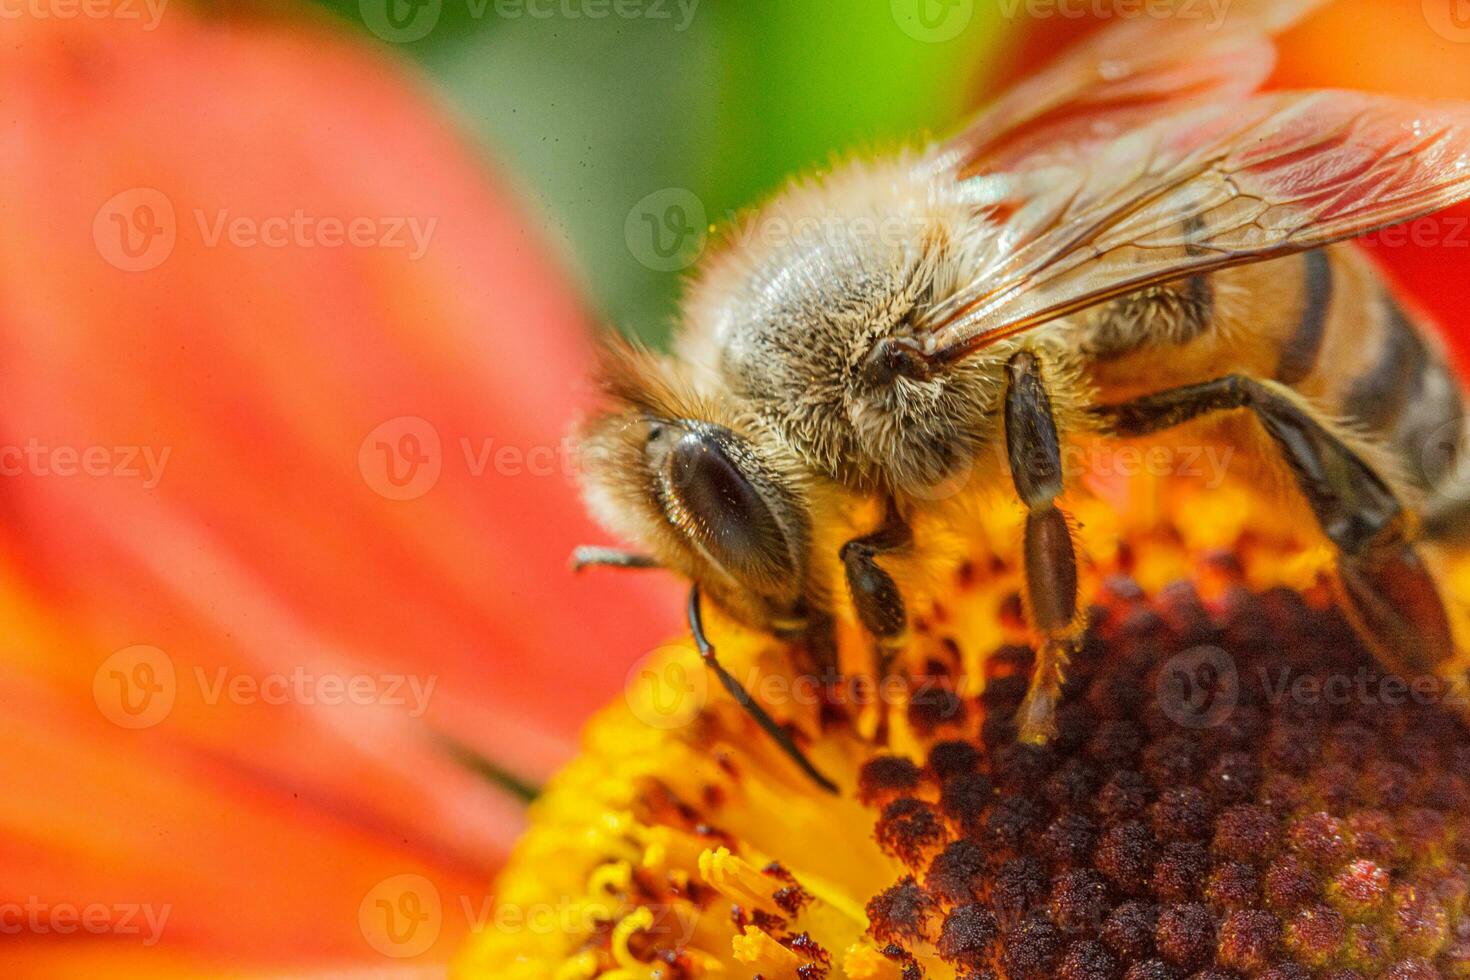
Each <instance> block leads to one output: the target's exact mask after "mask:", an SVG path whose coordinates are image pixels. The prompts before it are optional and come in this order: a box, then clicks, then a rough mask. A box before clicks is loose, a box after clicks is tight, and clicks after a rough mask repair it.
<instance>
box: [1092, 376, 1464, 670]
mask: <svg viewBox="0 0 1470 980" xmlns="http://www.w3.org/2000/svg"><path fill="white" fill-rule="evenodd" d="M1235 409H1247V410H1249V411H1251V412H1252V413H1253V414H1254V415H1255V416H1256V418H1257V419H1258V420H1259V421H1260V423H1261V425H1262V426H1263V427H1264V428H1265V430H1266V432H1267V434H1268V435H1270V437H1271V439H1272V440H1273V441H1274V442H1275V443H1276V445H1277V447H1278V448H1279V449H1280V450H1281V453H1282V455H1283V457H1284V458H1285V460H1286V463H1287V466H1288V467H1289V468H1290V470H1291V473H1292V476H1293V477H1294V478H1295V480H1296V483H1297V486H1298V487H1299V488H1300V489H1301V492H1302V494H1303V495H1304V496H1305V497H1306V499H1307V502H1308V504H1310V505H1311V508H1312V512H1313V514H1315V515H1316V518H1317V522H1318V524H1319V525H1320V526H1321V528H1322V531H1323V533H1325V534H1326V535H1327V538H1328V539H1329V540H1330V541H1331V542H1332V543H1333V544H1334V545H1336V546H1337V549H1338V561H1337V579H1338V587H1339V591H1340V592H1341V594H1342V597H1343V601H1344V604H1345V607H1346V609H1347V612H1348V614H1349V616H1350V617H1351V618H1352V619H1353V620H1354V621H1355V622H1354V626H1355V627H1357V629H1358V631H1359V632H1360V633H1361V634H1363V636H1364V639H1365V640H1367V642H1368V644H1369V645H1370V646H1371V647H1372V648H1373V649H1374V652H1375V653H1376V654H1377V656H1378V658H1379V660H1380V661H1382V662H1383V663H1384V665H1385V666H1386V667H1388V668H1390V669H1393V670H1400V671H1405V672H1409V673H1412V674H1428V673H1431V672H1435V671H1436V670H1437V668H1438V667H1439V666H1441V665H1442V664H1444V663H1446V662H1447V661H1449V660H1450V659H1451V658H1452V657H1453V655H1454V639H1453V634H1452V632H1451V629H1450V622H1449V616H1448V615H1447V614H1446V612H1445V607H1444V603H1443V601H1442V600H1441V598H1440V595H1439V590H1438V588H1437V587H1436V585H1435V582H1434V578H1433V576H1432V575H1431V574H1430V572H1429V569H1428V568H1427V567H1426V566H1425V564H1424V562H1423V560H1422V559H1421V558H1420V557H1419V554H1418V552H1417V551H1415V549H1414V546H1413V543H1412V541H1411V540H1410V538H1409V523H1410V522H1409V521H1408V520H1407V515H1406V514H1405V512H1404V508H1403V505H1402V504H1401V503H1400V501H1399V500H1398V497H1397V496H1396V495H1395V494H1394V492H1393V490H1392V489H1391V488H1390V487H1389V485H1388V484H1387V483H1385V482H1384V481H1383V479H1382V478H1381V477H1380V476H1378V474H1377V473H1375V472H1374V471H1373V469H1372V467H1370V466H1369V465H1368V464H1367V463H1366V462H1364V461H1363V459H1362V458H1361V457H1360V456H1358V454H1357V453H1355V452H1353V450H1352V449H1351V448H1350V447H1348V446H1347V445H1345V444H1344V443H1343V442H1342V441H1341V440H1340V439H1338V438H1337V437H1336V436H1334V435H1333V434H1332V433H1331V432H1329V431H1328V430H1327V429H1326V428H1325V427H1324V426H1322V424H1321V423H1319V422H1318V421H1317V420H1316V419H1315V418H1313V417H1312V415H1311V414H1309V413H1308V412H1307V411H1306V410H1305V409H1304V408H1303V407H1302V406H1301V405H1300V404H1299V403H1298V402H1297V401H1296V399H1295V398H1294V397H1293V396H1292V395H1291V394H1290V393H1289V392H1288V391H1287V390H1286V389H1283V388H1281V387H1280V386H1279V385H1276V384H1273V383H1271V382H1266V381H1257V380H1255V379H1254V378H1248V377H1244V376H1241V375H1228V376H1226V377H1223V378H1219V379H1216V380H1214V381H1207V382H1204V383H1203V384H1198V385H1188V386H1186V387H1183V388H1175V389H1172V390H1169V391H1163V392H1160V393H1158V394H1155V395H1148V396H1146V397H1144V398H1140V399H1138V400H1137V401H1132V402H1127V403H1124V404H1121V405H1109V406H1102V407H1100V408H1098V409H1095V411H1096V412H1097V413H1099V414H1101V415H1102V416H1104V418H1106V419H1107V420H1108V421H1109V422H1110V423H1111V426H1112V429H1113V431H1114V432H1115V433H1116V434H1118V435H1122V436H1141V435H1148V434H1149V433H1153V432H1158V431H1160V430H1162V429H1167V428H1170V427H1172V426H1175V425H1179V424H1182V423H1184V422H1187V421H1189V420H1191V419H1194V418H1198V417H1199V416H1202V415H1206V414H1210V413H1213V412H1219V411H1230V410H1235Z"/></svg>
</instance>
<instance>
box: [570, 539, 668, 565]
mask: <svg viewBox="0 0 1470 980" xmlns="http://www.w3.org/2000/svg"><path fill="white" fill-rule="evenodd" d="M594 566H595V567H598V568H658V567H659V564H658V560H657V559H656V558H654V557H653V556H652V555H640V554H638V553H637V552H636V551H624V550H622V549H621V548H599V547H596V546H595V545H587V544H584V545H581V546H580V547H577V548H574V549H572V571H574V572H580V571H581V570H582V569H584V568H592V567H594Z"/></svg>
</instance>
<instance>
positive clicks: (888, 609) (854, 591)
mask: <svg viewBox="0 0 1470 980" xmlns="http://www.w3.org/2000/svg"><path fill="white" fill-rule="evenodd" d="M913 541H914V532H913V531H912V530H911V529H910V528H909V526H908V524H907V523H906V522H905V521H904V519H903V516H902V515H901V514H899V512H898V508H897V507H896V506H895V505H894V503H893V501H891V500H890V501H889V502H888V504H887V509H886V511H885V513H884V517H883V525H882V526H881V527H879V528H878V530H876V531H874V532H873V533H872V534H867V535H864V536H863V537H860V538H853V539H852V540H851V541H849V542H847V544H845V545H843V546H842V550H841V551H840V552H839V553H838V554H839V556H840V557H841V558H842V568H843V571H845V572H846V573H847V589H848V592H849V593H850V594H851V595H852V603H853V606H854V607H855V608H856V610H857V615H858V619H859V620H860V621H861V622H862V624H863V628H864V629H866V630H867V631H868V632H869V633H871V634H872V635H873V637H874V638H875V639H877V640H878V642H879V644H880V645H882V646H885V647H894V646H897V645H898V644H899V643H901V642H902V641H903V636H904V632H905V630H906V629H907V626H908V615H907V612H906V610H905V608H904V602H903V594H902V593H901V592H899V590H898V583H896V582H894V581H893V576H891V575H889V574H888V573H887V572H885V571H884V570H883V569H882V567H881V566H879V564H878V561H877V559H878V558H879V557H880V556H882V555H886V554H891V553H893V552H895V551H899V550H901V549H903V548H907V547H908V546H909V545H911V544H913Z"/></svg>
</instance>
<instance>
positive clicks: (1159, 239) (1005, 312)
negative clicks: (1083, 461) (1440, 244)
mask: <svg viewBox="0 0 1470 980" xmlns="http://www.w3.org/2000/svg"><path fill="white" fill-rule="evenodd" d="M979 182H980V183H986V184H988V185H989V190H988V193H989V194H990V195H991V200H990V201H988V202H986V203H989V204H990V210H989V222H990V223H989V224H988V225H987V226H986V227H985V228H984V230H983V231H982V232H981V235H982V240H981V242H980V243H979V245H978V250H979V253H980V254H981V255H982V256H984V257H985V258H982V261H981V264H980V267H979V269H978V271H977V274H976V275H975V276H974V278H973V280H972V282H971V284H970V285H968V286H966V287H964V288H962V289H961V290H960V291H959V292H958V293H956V294H955V295H953V296H951V297H949V298H948V299H946V300H945V301H943V302H942V303H940V304H938V305H936V306H935V307H933V308H931V309H930V310H928V311H926V313H925V315H924V316H923V318H922V322H921V323H920V324H919V327H920V330H921V331H927V333H926V334H925V335H924V344H925V350H926V352H927V353H929V354H930V355H931V357H932V358H933V359H935V360H937V361H939V362H944V361H949V360H953V359H955V358H958V357H962V356H964V355H965V354H967V353H969V352H971V351H974V350H977V349H979V348H981V347H984V346H986V345H987V344H989V343H993V342H994V341H996V340H999V339H1000V338H1002V337H1008V336H1012V335H1014V334H1016V333H1019V332H1021V331H1024V330H1026V329H1028V328H1031V327H1034V326H1038V325H1040V324H1042V323H1045V322H1047V321H1049V320H1052V319H1055V318H1056V317H1059V316H1064V315H1066V314H1068V313H1071V312H1075V311H1077V310H1080V309H1083V308H1086V307H1088V306H1092V305H1094V304H1096V303H1098V302H1101V301H1103V300H1105V299H1108V298H1111V297H1114V296H1119V295H1122V294H1125V293H1129V292H1133V291H1134V290H1137V289H1140V288H1143V287H1146V286H1150V285H1156V284H1159V283H1164V282H1168V281H1170V280H1174V279H1178V278H1182V277H1184V276H1188V275H1191V274H1194V273H1198V272H1205V271H1210V270H1214V269H1219V268H1223V267H1225V266H1231V265H1238V264H1242V263H1246V262H1253V261H1259V260H1262V259H1268V258H1273V257H1276V256H1280V255H1285V254H1288V253H1291V252H1298V251H1303V250H1306V249H1311V248H1316V247H1319V246H1322V245H1326V244H1329V243H1331V242H1335V241H1340V240H1342V239H1345V238H1350V237H1352V236H1355V235H1359V234H1362V233H1364V232H1368V231H1371V230H1373V229H1376V228H1381V227H1383V226H1385V225H1390V224H1394V223H1397V222H1400V221H1404V220H1408V219H1410V218H1414V217H1418V216H1420V215H1423V214H1427V213H1429V212H1432V211H1436V210H1439V209H1440V208H1443V207H1445V206H1447V205H1449V204H1452V203H1455V202H1456V201H1460V200H1464V199H1466V198H1470V104H1463V103H1426V102H1412V101H1404V100H1398V99H1388V98H1381V97H1375V96H1369V95H1363V94H1359V93H1353V92H1338V91H1324V92H1287V93H1271V94H1264V95H1257V96H1254V97H1252V98H1249V99H1246V100H1244V101H1241V102H1237V103H1234V104H1229V105H1224V106H1213V107H1209V108H1205V109H1194V110H1189V111H1186V112H1184V113H1181V114H1178V115H1176V116H1173V117H1169V118H1165V119H1162V120H1156V121H1155V122H1153V123H1152V124H1149V125H1146V126H1143V127H1141V128H1139V129H1136V130H1133V131H1131V132H1127V133H1124V134H1123V135H1120V136H1118V137H1116V138H1114V139H1112V140H1109V141H1103V142H1099V143H1097V144H1095V145H1094V146H1092V147H1091V148H1090V150H1089V152H1088V154H1087V155H1086V157H1085V158H1084V159H1081V160H1079V159H1077V158H1076V157H1075V156H1074V155H1073V154H1072V153H1071V152H1070V148H1068V147H1061V148H1054V149H1052V150H1047V149H1038V150H1037V151H1035V152H1033V153H1032V154H1031V155H1030V156H1028V157H1027V158H1026V159H1024V160H1023V161H1021V162H1020V164H1019V165H1018V169H1017V170H1016V171H1014V172H1010V173H1006V174H1002V175H997V176H996V177H995V178H993V179H990V178H980V179H979Z"/></svg>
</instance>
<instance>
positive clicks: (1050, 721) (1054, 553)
mask: <svg viewBox="0 0 1470 980" xmlns="http://www.w3.org/2000/svg"><path fill="white" fill-rule="evenodd" d="M1006 371H1007V376H1008V385H1007V388H1006V399H1005V432H1006V455H1007V458H1008V460H1009V462H1010V469H1011V482H1012V483H1014V484H1015V487H1016V493H1017V494H1019V495H1020V498H1021V501H1022V503H1024V504H1025V505H1026V510H1027V514H1026V537H1025V542H1024V549H1023V555H1024V558H1025V563H1026V611H1027V614H1028V616H1029V618H1030V621H1031V626H1032V627H1033V628H1034V629H1035V630H1036V632H1037V633H1038V634H1040V637H1041V642H1040V644H1039V646H1038V649H1037V653H1036V666H1035V668H1034V669H1033V671H1032V674H1031V685H1030V687H1029V688H1028V689H1027V691H1026V700H1025V701H1024V702H1022V704H1021V710H1020V713H1019V714H1018V716H1017V723H1018V725H1019V726H1020V736H1021V739H1022V740H1023V741H1026V742H1032V743H1045V742H1047V741H1049V740H1050V739H1051V737H1052V736H1053V735H1054V734H1055V732H1056V723H1055V715H1056V707H1057V702H1058V701H1059V700H1060V699H1061V693H1062V672H1063V670H1064V669H1065V668H1066V665H1067V660H1068V658H1069V657H1070V656H1071V652H1072V646H1073V643H1074V642H1075V640H1076V635H1077V630H1078V627H1079V625H1080V623H1079V617H1078V615H1077V555H1076V552H1075V550H1074V549H1073V547H1072V531H1071V528H1070V527H1069V526H1068V524H1067V516H1066V514H1064V513H1062V511H1061V510H1059V509H1058V508H1057V506H1056V499H1057V497H1058V496H1060V495H1061V492H1062V485H1063V474H1062V443H1061V435H1060V433H1058V431H1057V424H1056V419H1055V417H1054V416H1053V414H1052V407H1051V396H1050V395H1049V394H1048V393H1047V390H1046V383H1045V380H1044V379H1043V377H1042V371H1041V361H1040V359H1039V358H1038V357H1037V355H1036V354H1034V353H1032V352H1031V351H1022V352H1021V353H1019V354H1016V355H1015V356H1014V357H1012V358H1011V360H1010V362H1009V363H1008V364H1007V365H1006Z"/></svg>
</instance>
